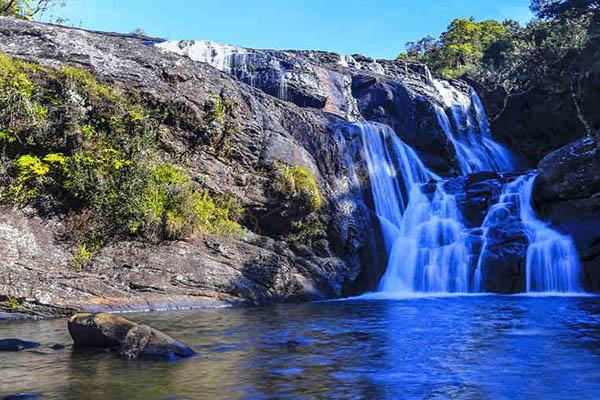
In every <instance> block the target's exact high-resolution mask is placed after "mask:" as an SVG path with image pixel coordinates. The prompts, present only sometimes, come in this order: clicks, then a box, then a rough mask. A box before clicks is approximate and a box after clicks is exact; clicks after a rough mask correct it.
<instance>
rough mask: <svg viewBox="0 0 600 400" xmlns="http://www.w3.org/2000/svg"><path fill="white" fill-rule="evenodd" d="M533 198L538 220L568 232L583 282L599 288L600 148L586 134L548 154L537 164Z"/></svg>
mask: <svg viewBox="0 0 600 400" xmlns="http://www.w3.org/2000/svg"><path fill="white" fill-rule="evenodd" d="M538 170H539V175H538V177H537V179H536V181H535V186H534V199H535V203H536V204H535V205H536V209H537V212H538V214H539V215H540V217H541V219H543V220H547V221H549V222H550V223H551V224H552V226H553V227H554V228H555V229H557V230H558V231H559V232H561V233H563V234H568V235H570V236H571V237H572V238H573V240H574V242H575V246H576V247H577V250H578V252H579V254H580V255H581V260H582V263H583V281H584V285H585V288H586V289H587V290H590V291H594V292H598V291H600V224H598V220H600V174H598V171H600V151H599V150H598V146H597V145H596V143H595V142H594V140H593V139H592V138H590V137H585V138H583V139H580V140H577V141H575V142H573V143H571V144H569V145H567V146H564V147H562V148H560V149H558V150H556V151H553V152H552V153H550V154H548V155H547V156H546V157H544V159H543V160H542V161H541V162H540V163H539V165H538Z"/></svg>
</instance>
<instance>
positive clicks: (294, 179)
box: [273, 163, 323, 212]
mask: <svg viewBox="0 0 600 400" xmlns="http://www.w3.org/2000/svg"><path fill="white" fill-rule="evenodd" d="M273 188H274V189H275V191H276V192H278V193H279V194H280V195H282V196H284V197H286V198H288V199H290V200H298V201H299V202H300V203H301V205H302V207H303V208H304V209H306V210H307V211H309V212H313V211H317V210H318V209H319V208H321V206H322V205H323V199H322V197H321V193H320V191H319V185H318V184H317V180H316V178H315V176H314V175H313V174H312V172H310V170H308V169H307V168H304V167H300V166H292V165H287V164H283V163H281V164H277V165H276V166H275V177H274V180H273Z"/></svg>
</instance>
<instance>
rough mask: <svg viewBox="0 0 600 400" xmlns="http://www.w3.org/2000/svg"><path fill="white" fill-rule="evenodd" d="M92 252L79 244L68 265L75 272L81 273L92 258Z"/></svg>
mask: <svg viewBox="0 0 600 400" xmlns="http://www.w3.org/2000/svg"><path fill="white" fill-rule="evenodd" d="M92 255H93V252H92V251H91V250H90V249H88V247H87V245H86V244H80V245H79V246H77V248H76V249H75V252H74V253H73V258H72V259H71V262H70V263H69V264H70V265H71V267H73V268H74V269H75V270H76V271H77V272H81V271H83V270H84V269H85V267H87V265H88V264H89V262H90V259H91V258H92Z"/></svg>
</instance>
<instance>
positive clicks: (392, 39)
mask: <svg viewBox="0 0 600 400" xmlns="http://www.w3.org/2000/svg"><path fill="white" fill-rule="evenodd" d="M528 5H529V1H528V0H502V1H489V0H488V1H486V0H370V1H369V0H279V1H276V0H67V6H66V7H65V9H63V10H61V15H64V16H65V17H67V18H68V19H69V22H70V23H71V24H72V25H75V26H81V27H83V28H89V29H97V30H110V31H116V32H130V31H132V30H133V29H135V28H142V29H144V30H145V31H146V32H147V33H148V34H151V35H155V36H160V37H164V38H167V39H208V40H214V41H217V42H221V43H226V44H233V45H239V46H245V47H254V48H270V49H315V50H331V51H336V52H340V53H346V54H353V53H361V54H365V55H368V56H371V57H376V58H393V57H395V56H396V54H397V53H398V52H399V51H400V50H402V49H404V43H405V42H407V41H409V40H416V39H419V38H421V37H423V36H425V35H427V34H432V35H438V34H439V33H441V32H443V31H444V30H445V28H446V26H447V25H448V22H449V21H450V20H452V19H453V18H455V17H470V16H473V17H474V18H476V19H478V20H479V19H488V18H494V19H505V18H512V19H516V20H518V21H521V22H525V21H527V20H528V19H529V18H530V17H531V14H530V13H529V9H528Z"/></svg>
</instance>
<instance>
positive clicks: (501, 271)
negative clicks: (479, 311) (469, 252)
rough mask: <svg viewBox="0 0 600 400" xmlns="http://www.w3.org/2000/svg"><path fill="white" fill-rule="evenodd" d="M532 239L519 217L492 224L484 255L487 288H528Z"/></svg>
mask: <svg viewBox="0 0 600 400" xmlns="http://www.w3.org/2000/svg"><path fill="white" fill-rule="evenodd" d="M528 243H529V239H528V236H527V232H526V230H525V229H524V227H523V225H522V224H521V223H520V222H518V221H513V222H510V221H506V222H505V223H504V224H502V226H496V227H492V228H490V230H489V231H488V233H487V243H486V244H485V247H484V249H483V251H484V253H483V255H482V262H481V265H482V271H481V274H482V280H483V287H484V288H485V290H486V291H489V292H494V293H519V292H523V291H525V285H526V277H525V262H526V256H527V245H528Z"/></svg>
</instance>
